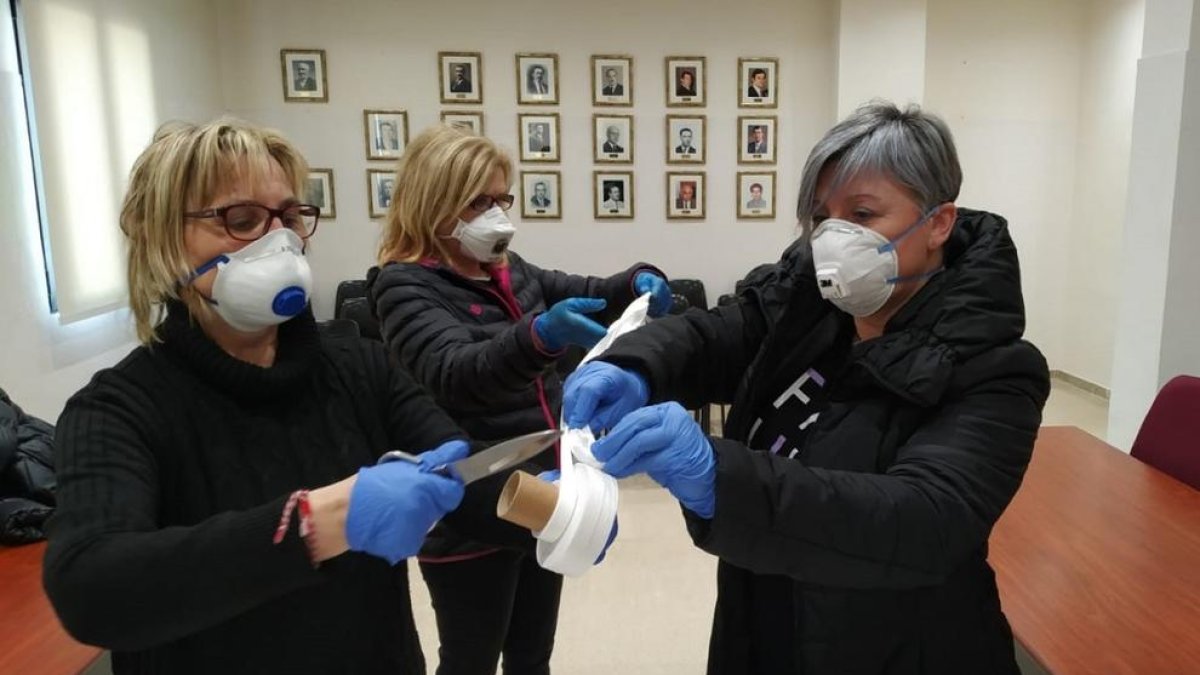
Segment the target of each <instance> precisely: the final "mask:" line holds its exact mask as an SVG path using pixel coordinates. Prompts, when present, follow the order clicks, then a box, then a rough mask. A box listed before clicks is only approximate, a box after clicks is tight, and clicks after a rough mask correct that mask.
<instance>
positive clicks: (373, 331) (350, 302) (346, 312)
mask: <svg viewBox="0 0 1200 675" xmlns="http://www.w3.org/2000/svg"><path fill="white" fill-rule="evenodd" d="M338 314H339V316H338V318H339V319H350V320H351V321H353V322H354V323H356V324H358V332H359V334H360V335H362V336H363V337H365V338H369V339H371V340H380V341H382V340H383V338H382V337H380V335H379V321H378V320H377V319H376V318H375V315H374V314H372V313H371V305H370V303H368V302H367V299H366V298H347V299H346V300H345V301H344V302H343V303H342V306H341V309H340V310H339V312H338Z"/></svg>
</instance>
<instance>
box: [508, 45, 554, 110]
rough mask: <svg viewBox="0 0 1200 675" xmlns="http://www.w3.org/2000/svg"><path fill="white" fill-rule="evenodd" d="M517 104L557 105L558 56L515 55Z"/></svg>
mask: <svg viewBox="0 0 1200 675" xmlns="http://www.w3.org/2000/svg"><path fill="white" fill-rule="evenodd" d="M539 73H540V75H539ZM517 104H518V105H558V54H553V53H550V52H521V53H519V54H517Z"/></svg>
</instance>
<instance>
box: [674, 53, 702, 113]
mask: <svg viewBox="0 0 1200 675" xmlns="http://www.w3.org/2000/svg"><path fill="white" fill-rule="evenodd" d="M704 63H705V59H704V57H703V56H668V57H667V58H666V65H667V107H668V108H686V107H688V106H696V107H699V106H703V105H704V100H705V97H706V96H707V94H708V92H707V91H706V86H705V83H706V82H707V69H706V68H705V66H704Z"/></svg>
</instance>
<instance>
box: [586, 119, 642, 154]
mask: <svg viewBox="0 0 1200 675" xmlns="http://www.w3.org/2000/svg"><path fill="white" fill-rule="evenodd" d="M592 150H593V153H592V154H593V158H594V159H595V161H596V162H598V163H605V162H608V163H612V164H630V163H632V162H633V115H600V114H595V115H592Z"/></svg>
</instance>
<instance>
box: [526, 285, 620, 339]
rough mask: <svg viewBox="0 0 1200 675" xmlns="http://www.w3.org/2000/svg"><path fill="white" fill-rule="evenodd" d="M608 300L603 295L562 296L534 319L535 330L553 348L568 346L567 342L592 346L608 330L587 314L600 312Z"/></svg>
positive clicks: (539, 337)
mask: <svg viewBox="0 0 1200 675" xmlns="http://www.w3.org/2000/svg"><path fill="white" fill-rule="evenodd" d="M607 304H608V303H607V302H605V301H604V299H603V298H567V299H566V300H560V301H558V302H556V303H554V306H553V307H551V308H550V309H549V310H548V311H546V312H545V313H543V314H541V315H539V316H538V317H537V318H536V319H534V320H533V331H534V332H535V333H537V336H538V339H539V340H541V341H542V344H543V345H545V346H546V349H549V350H550V351H552V352H557V351H560V350H562V349H566V347H567V345H579V346H581V347H584V348H586V349H591V348H592V347H593V346H594V345H595V344H596V343H597V342H599V341H600V339H601V338H603V337H604V334H605V333H606V332H607V331H606V330H605V328H604V326H601V325H600V324H598V323H596V322H595V321H592V320H591V319H589V318H587V317H586V316H584V314H593V313H595V312H599V311H600V310H602V309H604V307H605V306H606V305H607Z"/></svg>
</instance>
